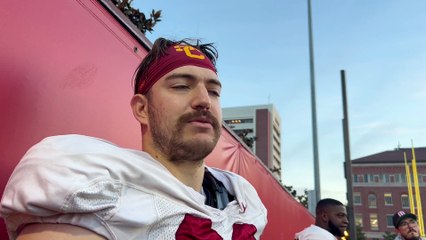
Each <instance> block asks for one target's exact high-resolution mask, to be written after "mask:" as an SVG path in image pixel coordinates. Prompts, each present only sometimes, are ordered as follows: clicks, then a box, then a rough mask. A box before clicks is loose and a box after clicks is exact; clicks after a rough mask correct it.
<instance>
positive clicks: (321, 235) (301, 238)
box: [295, 224, 336, 240]
mask: <svg viewBox="0 0 426 240" xmlns="http://www.w3.org/2000/svg"><path fill="white" fill-rule="evenodd" d="M295 239H297V240H335V239H336V238H335V237H334V236H333V235H332V234H331V233H330V232H328V231H327V230H325V229H323V228H321V227H318V226H316V225H313V224H312V225H311V226H309V227H307V228H305V229H303V230H302V231H301V232H298V233H296V235H295Z"/></svg>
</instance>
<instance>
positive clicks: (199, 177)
mask: <svg viewBox="0 0 426 240" xmlns="http://www.w3.org/2000/svg"><path fill="white" fill-rule="evenodd" d="M143 148H144V151H145V152H147V153H148V154H150V155H151V156H152V157H153V158H154V159H155V160H157V161H158V162H159V163H161V164H162V165H163V166H164V167H165V168H167V170H169V172H170V173H171V174H172V175H173V176H175V177H176V178H177V179H178V180H179V181H181V182H182V183H183V184H185V185H186V186H188V187H191V188H193V189H194V190H195V191H197V192H201V188H202V184H203V178H204V168H205V166H204V160H203V159H202V160H200V161H184V160H183V161H176V162H174V161H170V159H169V158H168V157H167V156H165V155H164V154H162V153H161V152H158V151H156V150H155V149H152V148H149V147H145V146H144V147H143Z"/></svg>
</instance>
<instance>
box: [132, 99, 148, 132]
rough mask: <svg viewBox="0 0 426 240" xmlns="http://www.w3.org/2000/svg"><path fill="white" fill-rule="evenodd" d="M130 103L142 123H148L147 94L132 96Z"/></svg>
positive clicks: (134, 114)
mask: <svg viewBox="0 0 426 240" xmlns="http://www.w3.org/2000/svg"><path fill="white" fill-rule="evenodd" d="M130 105H131V107H132V110H133V116H134V117H135V118H136V120H138V121H139V122H140V123H141V124H142V125H148V99H147V97H146V96H145V95H142V94H136V95H134V96H133V97H132V100H131V101H130Z"/></svg>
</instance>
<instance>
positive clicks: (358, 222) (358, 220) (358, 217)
mask: <svg viewBox="0 0 426 240" xmlns="http://www.w3.org/2000/svg"><path fill="white" fill-rule="evenodd" d="M355 225H356V226H360V227H362V226H363V225H362V214H361V213H356V214H355Z"/></svg>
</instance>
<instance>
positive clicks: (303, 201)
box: [284, 185, 308, 208]
mask: <svg viewBox="0 0 426 240" xmlns="http://www.w3.org/2000/svg"><path fill="white" fill-rule="evenodd" d="M284 187H285V188H286V189H287V190H288V191H289V192H290V194H291V195H292V196H293V197H294V198H295V199H296V200H297V201H298V202H300V203H301V204H302V205H303V206H304V207H305V208H308V190H306V189H305V190H304V191H303V194H302V195H297V191H296V190H295V189H294V188H293V186H290V185H284Z"/></svg>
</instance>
